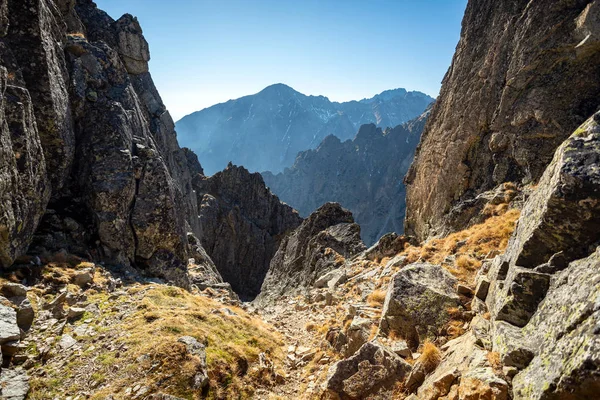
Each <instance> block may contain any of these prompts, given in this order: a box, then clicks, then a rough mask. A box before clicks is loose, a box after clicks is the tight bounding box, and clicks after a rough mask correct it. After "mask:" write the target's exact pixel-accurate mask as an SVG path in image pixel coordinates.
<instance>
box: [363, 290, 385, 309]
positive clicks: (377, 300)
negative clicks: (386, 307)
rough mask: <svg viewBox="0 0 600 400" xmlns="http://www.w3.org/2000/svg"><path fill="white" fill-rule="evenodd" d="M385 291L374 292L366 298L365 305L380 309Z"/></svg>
mask: <svg viewBox="0 0 600 400" xmlns="http://www.w3.org/2000/svg"><path fill="white" fill-rule="evenodd" d="M386 295H387V291H386V290H374V291H373V292H371V293H370V294H369V296H367V304H369V305H370V306H371V307H381V306H382V305H383V303H384V302H385V296H386Z"/></svg>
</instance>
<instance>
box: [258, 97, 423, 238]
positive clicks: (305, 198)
mask: <svg viewBox="0 0 600 400" xmlns="http://www.w3.org/2000/svg"><path fill="white" fill-rule="evenodd" d="M429 111H430V108H428V109H427V111H426V112H424V113H423V114H422V115H421V116H420V117H418V118H416V119H414V120H412V121H410V122H407V123H404V124H402V125H398V126H396V127H395V128H393V129H392V128H387V129H385V130H382V129H381V128H377V127H376V126H375V124H368V125H363V126H361V127H360V129H359V131H358V133H357V134H356V136H355V137H354V139H353V140H346V141H343V142H342V141H341V140H340V139H338V138H336V137H335V136H328V137H326V138H325V139H324V140H323V142H322V143H321V144H320V145H319V147H317V148H316V149H314V150H307V151H303V152H301V153H299V154H298V157H297V158H296V161H295V163H294V165H293V166H292V167H291V168H286V169H285V171H284V172H281V173H279V174H272V173H271V172H263V174H262V175H263V178H264V180H265V183H266V185H267V186H269V188H270V189H271V191H272V192H273V193H275V194H276V195H277V196H279V198H280V199H281V200H282V201H284V202H286V203H287V204H289V205H291V206H292V207H294V208H295V209H296V210H298V212H299V213H300V215H301V216H302V217H308V216H309V215H310V214H311V213H312V212H314V211H315V210H316V209H318V208H319V207H320V206H321V205H322V204H323V203H326V202H331V201H333V202H338V203H340V204H341V205H343V206H344V207H345V208H347V209H348V210H350V211H352V214H353V215H354V217H355V219H356V222H357V223H358V224H360V227H361V237H362V240H363V241H364V242H365V243H366V244H367V245H371V244H373V243H375V242H376V241H377V240H378V239H379V238H380V237H381V236H382V235H383V234H385V233H388V232H396V233H397V234H402V233H403V232H404V228H403V223H404V214H405V210H406V203H405V201H404V199H405V196H406V187H405V186H404V183H403V182H402V180H403V178H404V176H405V175H406V172H407V171H408V168H409V167H410V164H411V163H412V160H413V157H414V154H415V150H416V149H417V145H418V144H419V140H420V138H421V133H422V131H423V127H424V126H425V122H426V121H427V117H428V115H429Z"/></svg>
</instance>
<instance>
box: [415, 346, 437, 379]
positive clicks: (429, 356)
mask: <svg viewBox="0 0 600 400" xmlns="http://www.w3.org/2000/svg"><path fill="white" fill-rule="evenodd" d="M441 361H442V352H441V351H440V349H438V348H437V346H436V345H435V344H433V343H432V342H430V341H426V342H425V343H423V347H422V349H421V356H420V357H419V362H421V364H422V365H423V368H424V369H425V371H426V372H427V373H428V374H429V373H431V372H432V371H433V370H435V369H436V368H437V366H438V365H440V362H441Z"/></svg>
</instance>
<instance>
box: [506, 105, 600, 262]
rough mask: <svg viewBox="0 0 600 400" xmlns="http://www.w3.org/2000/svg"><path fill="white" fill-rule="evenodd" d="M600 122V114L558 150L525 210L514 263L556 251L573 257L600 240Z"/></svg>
mask: <svg viewBox="0 0 600 400" xmlns="http://www.w3.org/2000/svg"><path fill="white" fill-rule="evenodd" d="M599 121H600V113H598V114H596V115H595V116H594V117H593V118H590V119H589V120H588V121H587V122H585V123H584V124H583V125H582V126H581V127H579V129H577V131H576V132H575V133H574V134H573V135H572V136H571V137H570V138H569V139H568V140H566V141H565V142H564V143H563V144H562V145H561V146H560V148H559V149H558V150H557V151H556V154H555V156H554V159H553V160H552V163H551V164H550V165H549V167H548V169H547V170H546V172H545V173H544V175H543V177H542V179H541V180H540V183H539V185H538V189H537V190H536V191H535V192H534V193H533V194H532V195H531V197H530V198H529V200H528V201H527V203H526V205H525V207H524V208H523V211H522V213H521V214H522V216H523V217H522V218H521V219H520V221H519V224H518V227H517V230H516V233H515V236H514V238H513V240H512V241H511V245H510V247H509V249H508V250H507V254H508V255H509V256H510V259H509V260H508V261H509V262H510V263H511V264H514V265H517V266H519V267H524V268H535V267H537V266H540V265H542V264H544V263H546V262H548V261H549V260H550V258H551V257H552V256H553V255H555V254H556V253H562V256H563V257H564V258H565V259H566V261H569V260H574V259H577V258H581V257H582V256H585V255H587V254H589V253H590V246H591V245H593V244H594V243H596V242H597V241H598V240H599V239H600V237H599V235H598V232H599V231H600V168H599V166H600V125H599V123H598V122H599Z"/></svg>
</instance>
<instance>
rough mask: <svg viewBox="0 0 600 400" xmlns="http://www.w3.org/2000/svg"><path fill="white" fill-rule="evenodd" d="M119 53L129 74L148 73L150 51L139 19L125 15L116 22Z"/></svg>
mask: <svg viewBox="0 0 600 400" xmlns="http://www.w3.org/2000/svg"><path fill="white" fill-rule="evenodd" d="M114 26H115V31H116V36H117V41H118V51H119V54H120V56H121V58H122V59H123V62H124V63H125V67H126V68H127V72H129V73H130V74H133V75H139V74H143V73H145V72H148V61H150V50H149V48H148V42H146V39H145V38H144V36H143V34H142V28H141V27H140V24H139V22H138V20H137V18H135V17H133V16H131V15H129V14H125V15H123V16H122V17H121V18H120V19H119V20H118V21H117V22H115V25H114Z"/></svg>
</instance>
